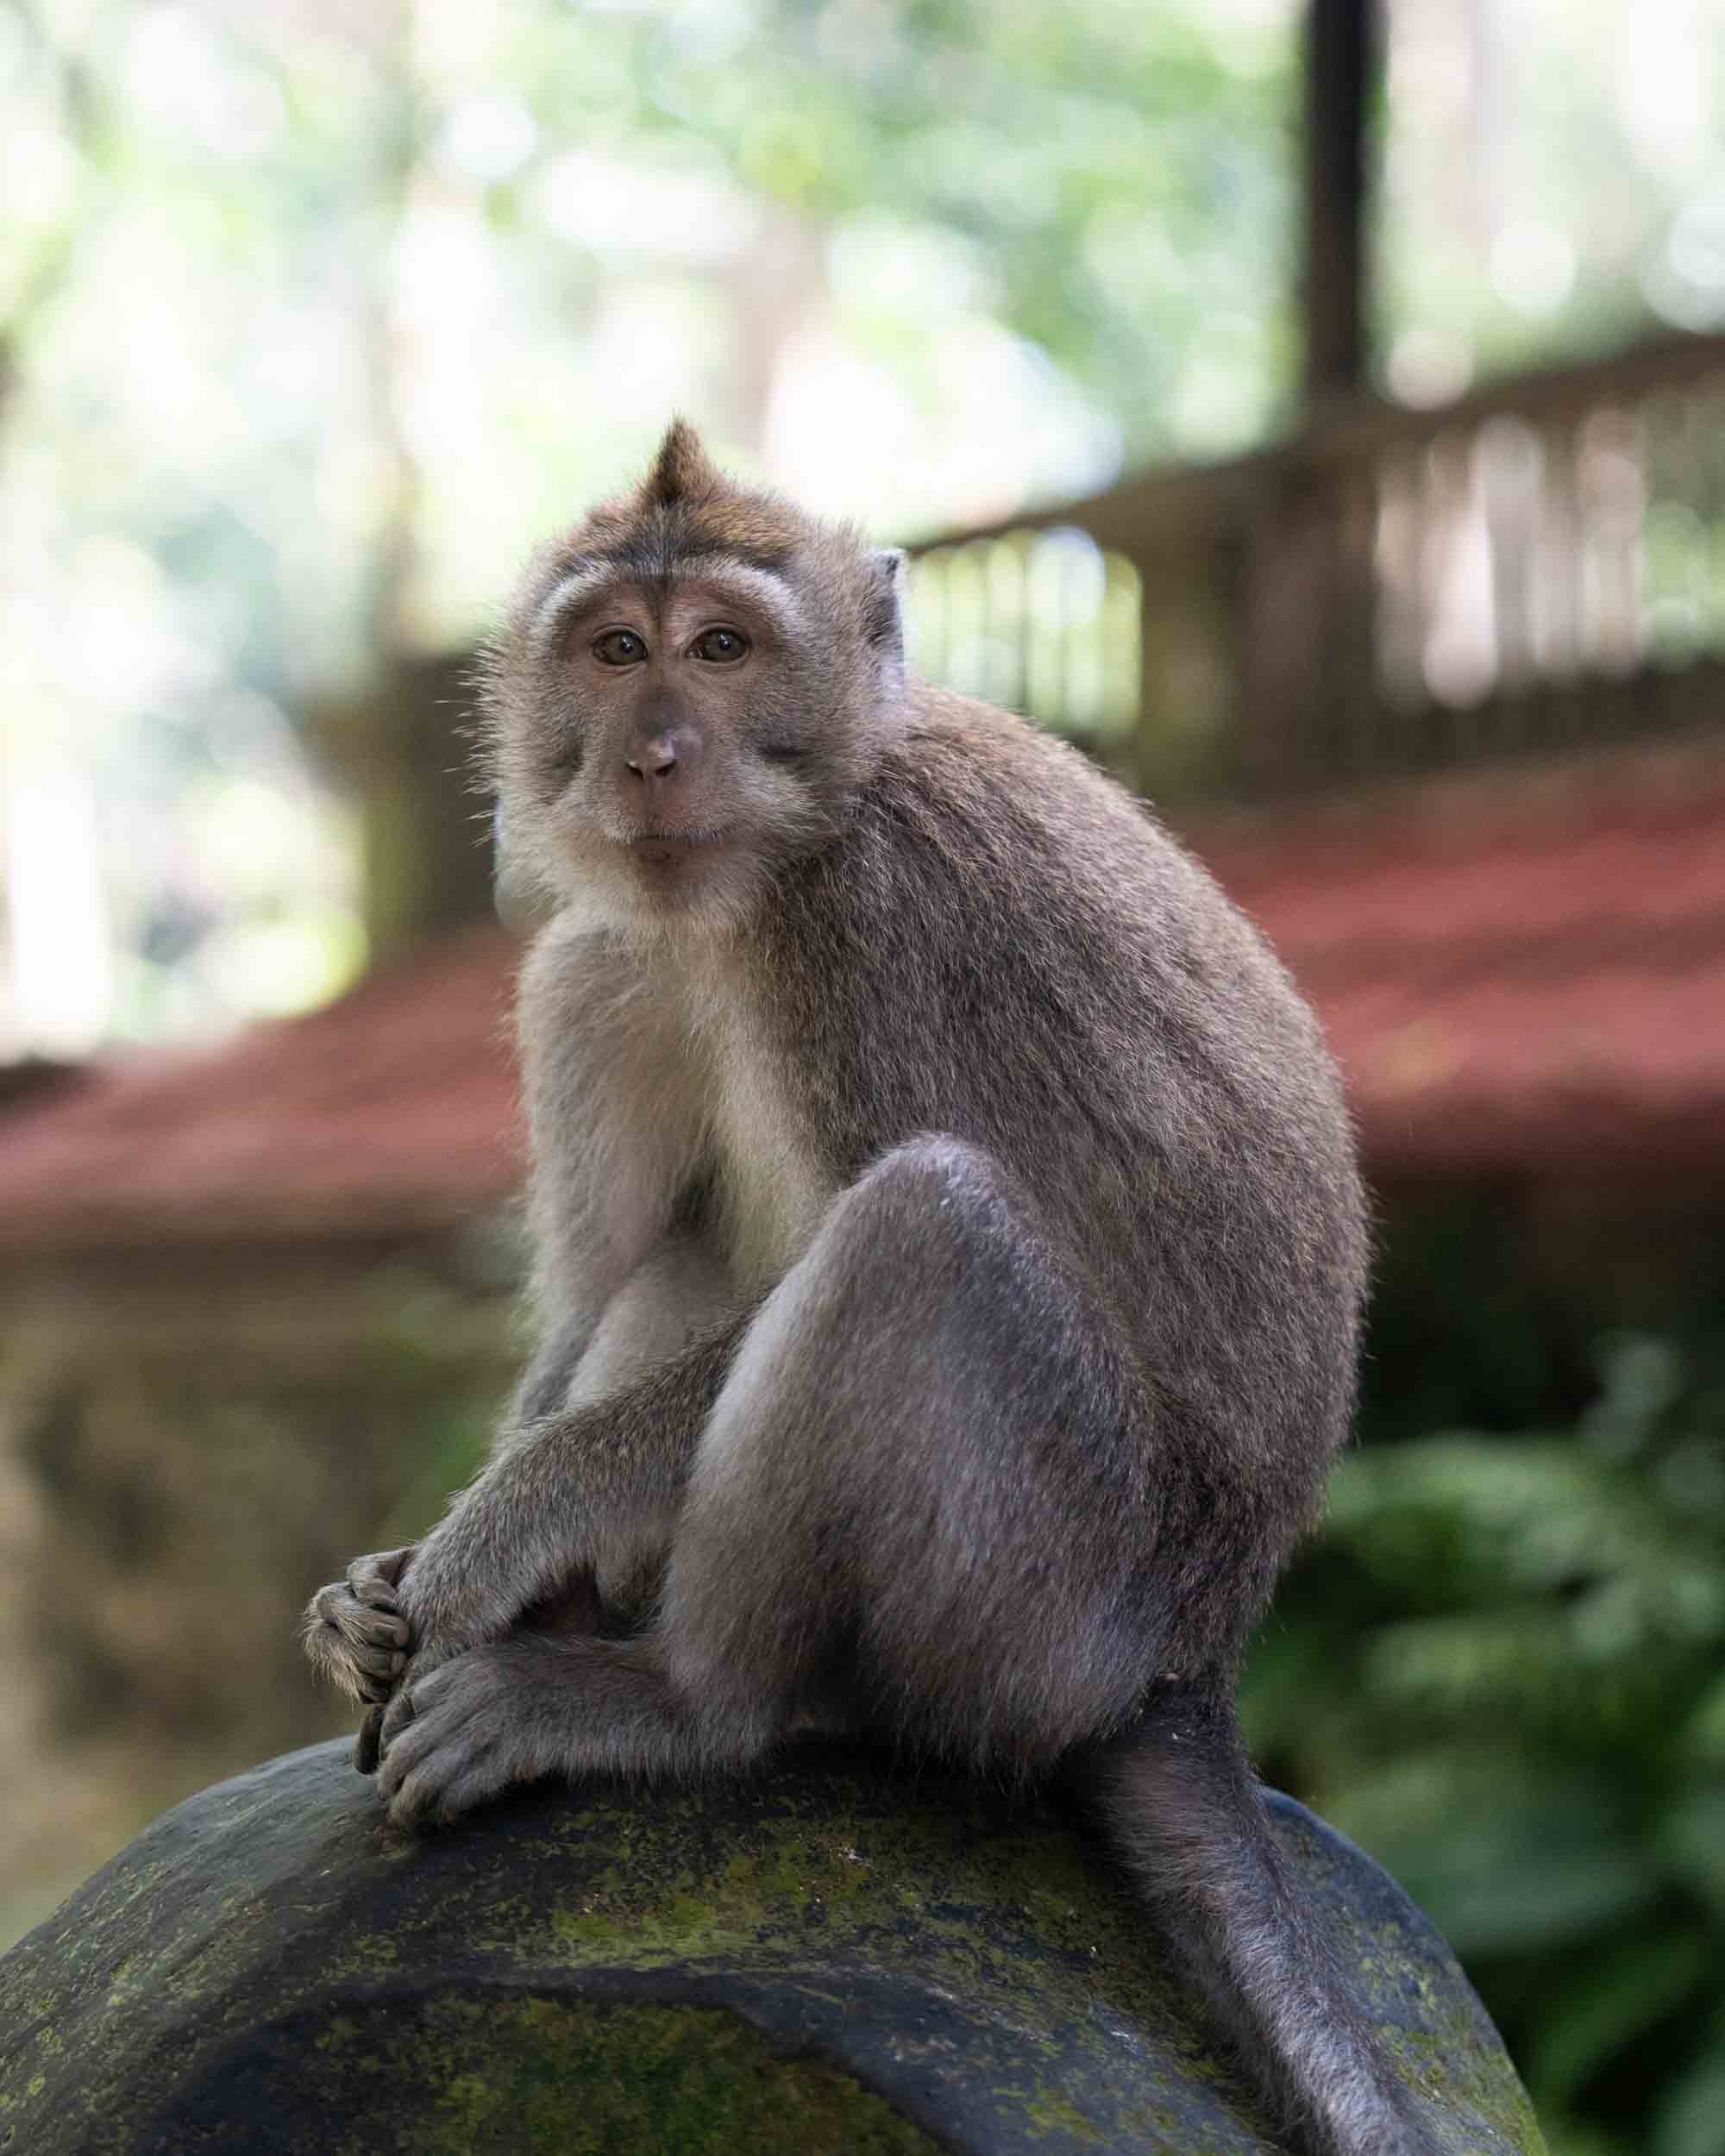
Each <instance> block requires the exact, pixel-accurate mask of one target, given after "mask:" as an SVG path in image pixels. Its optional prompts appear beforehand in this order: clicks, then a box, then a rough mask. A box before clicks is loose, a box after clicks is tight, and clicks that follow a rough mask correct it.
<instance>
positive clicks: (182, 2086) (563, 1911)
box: [0, 1745, 1541, 2156]
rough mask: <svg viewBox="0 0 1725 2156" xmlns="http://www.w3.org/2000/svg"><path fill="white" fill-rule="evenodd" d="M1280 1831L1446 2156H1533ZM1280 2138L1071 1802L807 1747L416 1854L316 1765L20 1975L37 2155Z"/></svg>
mask: <svg viewBox="0 0 1725 2156" xmlns="http://www.w3.org/2000/svg"><path fill="white" fill-rule="evenodd" d="M1276 1816H1277V1827H1278V1831H1279V1832H1280V1833H1282V1835H1283V1839H1284V1840H1285V1842H1286V1844H1287V1846H1288V1848H1289V1852H1290V1854H1291V1856H1292V1857H1293V1859H1294V1861H1295V1864H1296V1865H1298V1867H1299V1869H1300V1870H1301V1871H1302V1874H1303V1875H1304V1877H1306V1879H1307V1881H1308V1884H1309V1885H1310V1887H1311V1889H1312V1890H1313V1891H1314V1893H1315V1894H1316V1895H1317V1896H1318V1897H1319V1899H1320V1901H1321V1902H1323V1904H1324V1905H1325V1907H1326V1908H1327V1911H1328V1912H1329V1915H1330V1919H1331V1921H1333V1923H1334V1924H1335V1925H1336V1926H1337V1927H1338V1928H1339V1933H1340V1935H1341V1937H1342V1939H1343V1940H1344V1941H1345V1943H1346V1950H1347V1952H1349V1954H1350V1955H1351V1956H1352V1959H1353V1961H1354V1964H1355V1965H1356V1966H1357V1967H1358V1969H1359V1970H1360V1971H1361V1976H1362V1982H1363V1984H1364V1990H1365V1992H1366V1995H1367V1997H1368V1999H1369V2002H1370V2003H1371V2009H1372V2011H1373V2012H1374V2015H1376V2017H1377V2021H1378V2023H1379V2026H1380V2028H1381V2029H1382V2032H1383V2036H1384V2039H1385V2041H1386V2043H1387V2045H1388V2046H1389V2051H1390V2053H1391V2055H1392V2056H1393V2057H1395V2058H1396V2059H1398V2060H1399V2061H1401V2062H1402V2065H1403V2068H1404V2071H1406V2073H1407V2075H1408V2079H1409V2081H1410V2083H1411V2084H1413V2085H1414V2086H1415V2087H1417V2088H1419V2089H1420V2090H1422V2091H1423V2092H1424V2094H1425V2095H1426V2096H1427V2099H1428V2100H1429V2102H1430V2103H1431V2105H1432V2107H1433V2111H1434V2113H1435V2114H1436V2115H1438V2116H1439V2117H1440V2119H1442V2120H1443V2121H1444V2122H1446V2134H1447V2138H1448V2140H1449V2144H1450V2146H1451V2147H1452V2149H1453V2150H1454V2151H1455V2152H1457V2156H1461V2153H1462V2152H1470V2153H1473V2156H1539V2152H1540V2149H1541V2143H1540V2139H1539V2134H1538V2130H1537V2128H1535V2126H1534V2122H1533V2118H1532V2115H1531V2113H1530V2112H1529V2110H1528V2108H1527V2099H1526V2096H1525V2095H1524V2094H1523V2092H1522V2090H1521V2087H1520V2084H1518V2083H1517V2081H1516V2079H1515V2074H1514V2072H1513V2071H1512V2070H1511V2068H1510V2066H1509V2062H1508V2060H1507V2059H1506V2058H1505V2057H1504V2055H1503V2052H1502V2046H1501V2045H1500V2043H1499V2042H1498V2040H1497V2038H1496V2033H1495V2032H1494V2031H1493V2030H1492V2028H1491V2027H1490V2023H1489V2022H1488V2021H1486V2019H1485V2016H1484V2013H1483V2011H1482V2010H1481V2009H1480V2007H1479V2004H1478V2002H1477V2000H1476V1998H1475V1997H1474V1996H1473V1993H1472V1992H1471V1990H1470V1989H1469V1987H1468V1985H1467V1984H1466V1981H1465V1978H1464V1977H1462V1975H1461V1972H1460V1971H1459V1970H1458V1968H1457V1967H1456V1965H1455V1963H1454V1961H1453V1959H1452V1958H1451V1956H1450V1955H1449V1953H1448V1952H1447V1950H1446V1948H1445V1947H1444V1946H1443V1944H1442V1942H1441V1940H1439V1939H1438V1938H1437V1937H1436V1935H1435V1934H1433V1932H1432V1930H1431V1928H1430V1927H1429V1926H1428V1925H1427V1923H1426V1922H1425V1921H1424V1920H1423V1919H1422V1918H1421V1916H1420V1915H1419V1914H1418V1912H1417V1911H1416V1910H1415V1909H1414V1908H1412V1906H1411V1905H1410V1904H1409V1903H1408V1902H1407V1901H1406V1899H1405V1897H1403V1896H1402V1895H1401V1894H1400V1893H1399V1892H1398V1891H1397V1890H1396V1888H1395V1887H1394V1886H1393V1884H1392V1883H1390V1882H1389V1880H1387V1879H1386V1878H1385V1877H1384V1876H1383V1873H1382V1872H1380V1871H1377V1868H1376V1867H1375V1866H1373V1865H1371V1864H1370V1863H1369V1861H1368V1860H1367V1859H1366V1858H1364V1857H1363V1856H1361V1854H1360V1853H1359V1852H1358V1851H1357V1850H1355V1849H1353V1848H1352V1846H1350V1845H1349V1844H1347V1843H1346V1842H1345V1841H1343V1840H1342V1839H1340V1838H1339V1836H1337V1835H1335V1834H1333V1833H1331V1832H1330V1830H1329V1829H1327V1827H1323V1826H1322V1825H1321V1824H1320V1822H1318V1821H1314V1820H1313V1819H1312V1818H1311V1817H1310V1815H1309V1814H1306V1813H1304V1812H1302V1810H1301V1809H1300V1808H1298V1807H1297V1806H1295V1805H1292V1804H1289V1803H1288V1802H1287V1801H1286V1800H1285V1799H1279V1800H1277V1810H1276ZM8 2134H10V2135H12V2136H13V2137H14V2138H13V2140H12V2141H11V2142H10V2143H8V2141H7V2140H6V2136H7V2135H8ZM192 2147H196V2148H199V2149H204V2150H209V2151H216V2152H219V2151H222V2150H224V2149H231V2150H234V2151H235V2152H236V2153H237V2152H239V2151H242V2150H243V2151H244V2152H245V2156H278V2153H279V2156H300V2153H301V2152H303V2151H304V2150H305V2149H306V2148H310V2147H317V2148H319V2149H327V2150H329V2151H331V2152H332V2156H349V2153H351V2156H373V2152H380V2153H381V2156H389V2153H390V2152H393V2151H394V2150H396V2149H398V2148H399V2149H400V2150H402V2151H403V2152H404V2153H405V2152H406V2151H408V2150H410V2149H411V2151H412V2152H413V2153H414V2156H480V2153H481V2152H491V2151H499V2152H502V2151H505V2150H508V2151H515V2150H519V2151H521V2152H523V2153H524V2156H536V2152H538V2151H540V2150H542V2149H543V2150H545V2151H548V2152H549V2151H555V2152H556V2153H557V2156H580V2152H584V2151H586V2150H587V2149H593V2150H599V2149H603V2150H605V2151H606V2152H607V2156H629V2152H636V2151H638V2152H643V2153H644V2152H648V2151H651V2152H652V2153H653V2156H665V2153H668V2152H678V2151H685V2150H687V2151H690V2152H705V2151H709V2150H712V2151H721V2150H722V2151H729V2150H733V2149H735V2150H737V2151H745V2150H746V2151H749V2152H751V2156H754V2153H755V2152H759V2153H760V2156H775V2152H777V2151H779V2150H781V2149H782V2150H784V2151H786V2152H790V2151H793V2150H794V2151H796V2152H799V2156H802V2153H803V2152H807V2153H808V2156H820V2152H822V2151H824V2150H827V2149H831V2150H833V2151H835V2152H837V2151H840V2150H843V2151H845V2152H847V2153H848V2152H851V2151H856V2152H865V2153H867V2152H875V2151H879V2152H881V2156H894V2152H898V2151H901V2150H903V2151H912V2150H923V2149H931V2148H940V2149H944V2150H948V2151H958V2152H974V2156H1019V2152H1025V2153H1026V2156H1028V2153H1029V2152H1036V2153H1037V2156H1090V2153H1092V2152H1095V2151H1096V2150H1097V2149H1101V2148H1120V2147H1131V2148H1132V2149H1134V2150H1135V2151H1141V2152H1144V2156H1264V2152H1265V2151H1267V2150H1269V2149H1270V2148H1272V2147H1275V2144H1274V2143H1273V2141H1272V2140H1270V2137H1269V2135H1268V2134H1267V2132H1266V2129H1265V2128H1264V2122H1263V2121H1262V2119H1261V2118H1260V2117H1259V2116H1258V2114H1257V2112H1256V2110H1255V2109H1254V2107H1253V2105H1252V2104H1251V2100H1250V2099H1249V2097H1248V2096H1246V2095H1245V2092H1244V2091H1243V2090H1242V2089H1241V2087H1240V2086H1239V2082H1238V2080H1237V2078H1235V2076H1234V2075H1233V2073H1232V2072H1231V2071H1229V2069H1228V2068H1227V2067H1226V2065H1223V2064H1222V2063H1220V2061H1219V2060H1218V2059H1216V2058H1215V2057H1214V2054H1213V2053H1212V2052H1211V2050H1210V2048H1209V2046H1208V2039H1207V2036H1206V2034H1205V2032H1204V2030H1203V2029H1202V2028H1201V2026H1200V2024H1199V2023H1198V2021H1196V2020H1195V2017H1194V2015H1193V2013H1192V2011H1191V2009H1190V2005H1189V2002H1188V2000H1187V1999H1186V1997H1185V1996H1184V1995H1183V1991H1182V1987H1181V1986H1180V1985H1179V1984H1177V1983H1176V1981H1174V1980H1173V1978H1172V1977H1170V1972H1169V1970H1168V1969H1167V1967H1166V1966H1165V1965H1164V1961H1163V1959H1162V1957H1161V1955H1160V1953H1159V1952H1158V1950H1157V1945H1156V1942H1155V1940H1154V1938H1153V1936H1152V1934H1151V1931H1150V1929H1149V1927H1148V1926H1147V1924H1146V1922H1145V1919H1144V1917H1143V1915H1142V1914H1141V1913H1140V1912H1139V1910H1138V1908H1136V1907H1135V1906H1134V1905H1133V1904H1132V1902H1130V1901H1129V1900H1128V1899H1127V1898H1126V1896H1125V1894H1124V1892H1123V1891H1122V1890H1121V1889H1120V1886H1119V1884H1118V1883H1117V1881H1116V1880H1115V1878H1114V1877H1113V1874H1112V1872H1111V1871H1110V1870H1109V1869H1108V1868H1107V1865H1106V1864H1105V1863H1104V1862H1103V1861H1102V1859H1101V1857H1100V1855H1099V1854H1098V1852H1096V1851H1095V1848H1094V1846H1092V1845H1091V1844H1090V1843H1089V1842H1088V1839H1086V1838H1085V1837H1084V1835H1083V1834H1082V1833H1081V1832H1080V1831H1079V1830H1078V1828H1077V1827H1076V1825H1075V1823H1074V1822H1073V1821H1070V1820H1069V1818H1067V1817H1066V1816H1064V1815H1063V1814H1062V1813H1061V1812H1060V1811H1059V1810H1058V1809H1057V1808H1053V1807H1051V1806H1049V1805H1045V1804H1020V1805H1013V1804H1012V1803H1009V1802H1007V1801H1006V1800H1005V1799H1003V1798H1000V1797H998V1796H992V1795H986V1794H984V1793H982V1792H981V1791H979V1790H978V1789H975V1787H974V1786H973V1785H970V1784H967V1783H962V1782H957V1781H950V1780H948V1779H945V1778H944V1777H936V1776H931V1775H926V1774H925V1775H922V1776H919V1777H916V1778H915V1779H914V1780H912V1779H909V1778H902V1777H894V1776H893V1775H892V1774H891V1773H890V1772H889V1771H888V1770H887V1769H886V1768H885V1767H884V1766H882V1765H881V1764H879V1763H877V1762H875V1761H873V1760H871V1759H869V1758H864V1757H862V1756H858V1755H855V1754H850V1753H844V1752H833V1751H831V1750H829V1749H825V1748H819V1747H811V1748H809V1749H806V1750H804V1751H800V1752H796V1753H793V1754H792V1755H790V1756H789V1757H787V1758H786V1759H785V1760H784V1761H782V1762H781V1764H779V1765H778V1766H777V1767H776V1768H775V1769H774V1770H773V1771H770V1772H767V1773H763V1774H762V1775H760V1776H758V1777H756V1778H754V1779H752V1780H750V1781H748V1782H744V1783H736V1784H731V1785H726V1786H723V1787H710V1788H706V1789H681V1790H654V1791H643V1790H637V1789H629V1788H624V1787H620V1786H616V1785H609V1786H606V1785H597V1784H596V1785H593V1786H591V1787H588V1788H585V1789H580V1790H569V1789H555V1788H543V1789H535V1790H526V1791H522V1792H518V1793H517V1794H516V1795H515V1796H511V1797H510V1798H508V1799H506V1800H505V1801H504V1802H502V1803H500V1804H499V1805H498V1806H496V1807H494V1808H492V1809H491V1810H490V1811H488V1812H486V1814H483V1815H481V1816H480V1817H478V1818H476V1819H474V1820H473V1821H469V1822H467V1823H466V1824H464V1825H463V1826H462V1827H458V1828H455V1829H454V1830H451V1831H450V1832H449V1833H443V1834H440V1835H436V1836H431V1837H428V1838H426V1839H423V1840H420V1841H412V1842H407V1841H402V1840H399V1839H396V1838H395V1837H393V1836H392V1835H391V1834H390V1833H389V1832H388V1831H387V1829H386V1827H385V1826H384V1823H383V1821H382V1817H381V1814H380V1810H379V1808H378V1805H377V1802H376V1797H375V1794H374V1792H373V1789H371V1787H370V1785H369V1784H367V1783H364V1782H362V1781H361V1780H360V1779H359V1777H356V1776H354V1774H353V1773H352V1772H351V1771H350V1769H349V1768H348V1765H347V1764H346V1756H345V1748H344V1747H342V1746H340V1745H320V1746H316V1747H314V1748H313V1749H311V1751H309V1752H298V1753H294V1754H292V1755H290V1756H288V1757H287V1758H284V1759H280V1760H276V1761H273V1762H272V1763H271V1764H269V1765H267V1766H265V1767H261V1768H259V1769H258V1770H256V1771H255V1772H254V1773H252V1774H249V1775H244V1776H241V1777H238V1778H237V1779H236V1780H235V1781H232V1782H229V1783H223V1784H221V1785H220V1786H219V1787H217V1788H216V1789H210V1790H208V1791H206V1792H205V1793H204V1795H203V1796H199V1797H196V1798H194V1799H192V1800H191V1802H190V1803H188V1804H185V1805H182V1806H180V1807H179V1808H178V1809H177V1810H176V1811H174V1812H171V1813H169V1814H166V1816H165V1817H164V1818H163V1819H161V1820H160V1821H158V1822H157V1823H156V1825H155V1826H154V1827H152V1828H151V1829H149V1831H148V1832H147V1833H145V1834H144V1835H142V1836H141V1837H140V1839H139V1840H138V1841H137V1842H135V1844H134V1845H133V1846H131V1848H129V1850H126V1851H124V1852H122V1854H121V1855H120V1856H119V1857H118V1858H116V1859H115V1861H114V1862H113V1864H111V1865H109V1866H108V1867H107V1868H106V1869H105V1870H104V1871H102V1872H99V1873H98V1874H97V1876H96V1877H94V1878H93V1879H92V1880H91V1881H90V1882H89V1883H88V1884H87V1885H86V1886H85V1888H83V1889H82V1890H80V1892H79V1893H78V1894H77V1895H76V1896H73V1897H72V1901H70V1902H67V1903H66V1905H65V1907H64V1908H61V1909H60V1911H59V1912H58V1914H57V1915H55V1916H53V1918H51V1919H50V1920H49V1921H48V1922H47V1924H46V1925H43V1926H42V1927H40V1928H39V1929H38V1930H37V1931H36V1932H35V1933H33V1934H31V1935H30V1936H29V1938H28V1939H27V1940H24V1941H22V1943H21V1945H20V1946H18V1947H16V1949H15V1950H14V1951H13V1952H12V1953H11V1954H10V1955H9V1956H8V1957H6V1959H4V1960H3V1961H0V2149H9V2148H17V2149H21V2150H22V2149H24V2148H28V2149H29V2150H30V2151H31V2156H38V2152H40V2156H74V2153H75V2156H170V2152H172V2156H179V2152H181V2151H183V2150H185V2149H187V2148H192Z"/></svg>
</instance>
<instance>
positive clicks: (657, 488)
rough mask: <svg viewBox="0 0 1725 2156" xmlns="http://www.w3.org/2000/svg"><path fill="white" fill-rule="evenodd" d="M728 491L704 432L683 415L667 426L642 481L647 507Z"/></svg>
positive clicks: (662, 507)
mask: <svg viewBox="0 0 1725 2156" xmlns="http://www.w3.org/2000/svg"><path fill="white" fill-rule="evenodd" d="M725 491H726V486H725V479H724V473H721V472H720V471H719V469H718V466H717V465H715V464H714V463H713V461H712V458H711V457H709V456H708V454H707V453H706V450H705V449H704V448H702V446H701V439H700V436H699V435H698V434H697V433H696V432H695V430H694V429H693V427H692V426H691V425H690V424H689V423H688V421H687V419H685V418H683V417H681V415H679V417H676V418H674V419H673V420H672V422H671V423H670V425H669V426H668V428H667V429H665V439H664V440H663V441H662V442H661V443H660V444H659V454H657V456H655V458H654V460H653V468H652V469H651V471H649V473H648V474H647V477H646V479H645V480H644V481H643V484H642V488H641V500H642V504H643V506H645V507H652V508H659V509H669V508H672V507H673V506H674V505H677V504H679V503H681V502H687V501H689V500H692V499H693V500H699V499H700V498H702V497H704V496H706V495H710V494H720V493H724V492H725Z"/></svg>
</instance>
